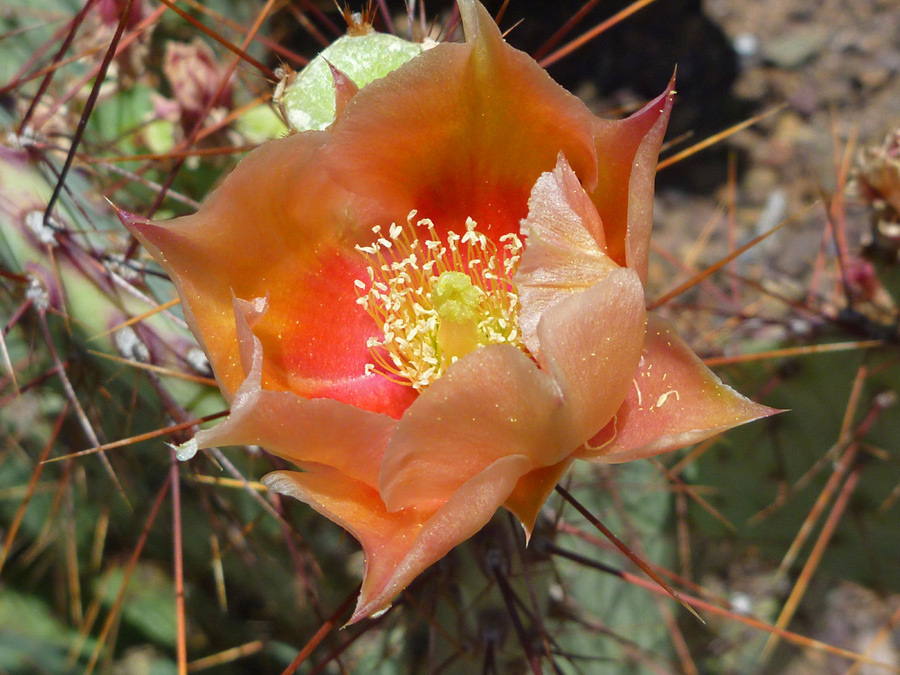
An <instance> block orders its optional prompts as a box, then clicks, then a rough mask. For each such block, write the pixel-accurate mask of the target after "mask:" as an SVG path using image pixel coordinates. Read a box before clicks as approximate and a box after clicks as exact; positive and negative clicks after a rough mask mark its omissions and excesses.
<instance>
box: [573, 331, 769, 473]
mask: <svg viewBox="0 0 900 675" xmlns="http://www.w3.org/2000/svg"><path fill="white" fill-rule="evenodd" d="M777 412H779V411H778V410H775V409H773V408H768V407H766V406H764V405H759V404H758V403H754V402H753V401H751V400H749V399H747V398H744V397H743V396H741V395H740V394H739V393H737V392H736V391H735V390H734V389H732V388H731V387H729V386H727V385H725V384H723V383H722V381H721V380H720V379H719V378H718V377H716V375H715V374H714V373H713V372H712V371H711V370H709V368H707V367H706V366H705V365H703V363H702V362H701V361H700V359H699V358H697V355H696V354H694V352H693V351H691V349H690V347H688V346H687V344H685V342H684V340H682V339H681V338H680V337H679V336H678V334H677V333H676V332H675V330H674V329H673V328H672V326H671V325H670V324H669V323H668V322H667V321H665V320H663V319H660V318H659V317H655V316H653V315H651V316H650V320H649V322H648V325H647V338H646V340H645V342H644V351H643V354H642V356H641V363H640V366H639V368H638V370H637V372H636V373H635V375H634V380H633V382H632V383H631V386H630V389H629V391H628V396H627V397H626V399H625V402H624V403H623V404H622V407H621V408H620V409H619V411H618V413H616V417H615V419H614V420H613V422H611V423H610V424H609V425H607V427H606V428H605V429H603V430H602V431H601V432H600V433H599V434H597V436H595V437H594V438H592V439H591V440H590V441H589V444H588V447H585V448H582V449H580V450H579V451H578V452H577V453H576V457H579V458H582V459H589V460H592V461H598V462H627V461H630V460H632V459H639V458H642V457H649V456H651V455H656V454H659V453H662V452H668V451H670V450H676V449H678V448H683V447H684V446H686V445H691V444H693V443H697V442H699V441H702V440H704V439H705V438H709V437H710V436H713V435H715V434H717V433H720V432H722V431H725V430H726V429H730V428H732V427H735V426H738V425H739V424H744V423H746V422H751V421H753V420H756V419H760V418H762V417H768V416H769V415H773V414H775V413H777Z"/></svg>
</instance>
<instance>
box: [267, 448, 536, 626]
mask: <svg viewBox="0 0 900 675" xmlns="http://www.w3.org/2000/svg"><path fill="white" fill-rule="evenodd" d="M528 464H529V460H528V459H527V458H525V457H522V456H509V457H503V458H502V459H499V460H497V462H495V463H494V464H492V465H491V466H489V467H487V468H486V469H485V470H484V471H483V472H481V473H480V474H478V475H477V476H475V477H473V478H472V479H471V480H469V481H467V482H466V483H465V484H463V485H462V486H461V487H460V489H459V490H458V491H457V492H456V493H455V494H453V495H452V496H451V497H450V498H449V499H448V500H447V501H446V502H445V503H444V504H442V505H440V506H439V507H437V508H432V509H430V510H423V509H421V508H410V509H404V510H402V511H399V512H395V513H388V512H387V511H386V510H385V507H384V504H383V503H382V502H381V499H380V497H379V495H378V492H377V491H375V490H373V489H372V488H370V487H369V486H367V485H365V484H363V483H359V482H357V481H354V480H351V479H349V478H347V477H346V476H344V475H343V474H341V473H340V472H338V471H335V470H333V469H328V468H319V467H310V469H311V470H310V471H309V472H307V473H297V472H292V471H277V472H275V473H270V474H268V475H267V476H265V477H264V478H263V483H265V484H266V486H268V488H269V489H270V490H274V491H275V492H279V493H281V494H284V495H289V496H291V497H294V498H296V499H299V500H300V501H303V502H305V503H307V504H309V505H310V506H312V507H313V508H314V509H315V510H316V511H318V512H319V513H321V514H322V515H324V516H326V517H327V518H329V519H331V520H333V521H334V522H336V523H337V524H338V525H340V526H341V527H343V528H345V529H346V530H347V531H348V532H350V533H351V534H352V535H353V536H354V537H355V538H356V539H357V540H358V541H359V542H360V544H361V545H362V548H363V553H364V555H365V568H364V578H363V585H362V591H361V592H360V597H359V601H358V602H357V606H356V611H355V612H354V613H353V616H352V618H351V619H350V621H349V623H353V622H355V621H359V620H360V619H363V618H365V617H367V616H371V615H372V614H374V613H376V612H379V611H382V610H384V609H387V607H389V606H390V604H391V602H392V601H393V599H394V598H395V597H396V596H397V594H398V593H400V591H402V590H403V589H404V588H406V586H407V585H409V583H410V582H411V581H412V580H413V579H415V578H416V577H417V576H418V575H419V574H421V573H422V572H423V571H424V570H425V569H426V568H428V567H429V566H430V565H431V564H433V563H434V562H436V561H438V560H440V559H441V558H442V557H443V556H444V555H446V554H447V552H449V551H450V549H452V548H453V547H454V546H456V545H457V544H459V543H461V542H463V541H465V540H466V539H468V538H469V537H471V536H472V535H473V534H475V533H476V532H477V531H478V530H480V529H481V528H482V527H484V525H485V524H486V523H487V522H488V520H490V518H491V516H493V514H494V512H495V511H496V510H497V508H498V507H499V506H500V505H501V504H502V503H503V501H504V500H505V499H506V498H507V496H508V495H509V493H510V492H511V491H512V489H513V488H514V487H515V484H516V476H519V475H521V474H522V473H523V472H524V471H525V469H526V467H527V466H528Z"/></svg>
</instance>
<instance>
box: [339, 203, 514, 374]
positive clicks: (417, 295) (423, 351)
mask: <svg viewBox="0 0 900 675" xmlns="http://www.w3.org/2000/svg"><path fill="white" fill-rule="evenodd" d="M415 216H416V211H411V212H410V213H409V215H408V216H407V222H406V226H405V227H403V226H400V225H397V224H396V223H391V225H390V227H388V228H387V237H385V236H384V234H382V232H383V228H382V227H381V226H378V225H376V226H375V227H373V228H372V233H373V234H375V235H376V240H375V243H373V244H371V245H369V246H357V247H356V250H357V251H359V252H360V253H362V254H363V256H365V257H366V258H367V259H368V261H369V263H370V264H369V266H368V268H367V269H366V274H367V277H368V284H367V283H366V282H365V281H363V280H355V281H354V286H355V287H356V289H357V292H358V293H359V298H358V300H357V302H358V303H359V304H360V305H361V306H363V307H365V309H366V311H367V312H368V313H369V315H370V316H371V317H372V318H373V319H374V320H375V324H376V325H377V327H378V330H379V331H380V332H381V336H380V337H378V336H376V337H372V338H369V340H368V341H367V343H366V344H367V346H368V348H369V350H370V352H371V354H372V363H369V364H367V365H366V369H365V372H366V374H370V373H378V374H379V375H382V376H384V377H386V378H388V379H389V380H391V381H392V382H398V383H402V384H407V385H409V386H412V387H413V388H415V389H417V390H421V389H424V388H425V387H427V386H428V385H429V384H431V383H432V382H433V381H434V380H436V379H437V378H439V377H440V376H441V375H442V374H443V373H444V371H445V370H446V369H447V367H448V366H449V365H450V364H452V363H454V362H455V361H457V360H458V359H460V358H462V357H463V356H465V355H466V354H467V353H469V352H471V351H472V350H474V349H477V348H478V347H481V346H485V345H489V344H499V343H507V344H512V345H514V346H516V347H518V348H520V349H523V350H524V349H525V347H524V345H523V343H522V341H521V338H520V335H519V329H518V327H519V320H518V310H517V308H518V305H519V299H518V295H517V293H516V289H515V286H513V284H512V281H511V277H512V274H513V272H514V271H515V269H516V267H517V266H518V263H519V259H520V257H521V253H522V242H521V240H520V239H519V237H518V236H517V235H516V234H515V233H509V234H505V235H503V236H502V237H500V239H499V241H500V242H501V244H502V247H500V248H499V249H498V247H497V246H496V245H495V244H494V242H492V241H491V240H490V239H488V238H487V237H486V236H485V235H484V234H482V233H481V232H478V230H477V228H478V224H477V223H476V222H475V221H474V220H473V219H472V218H468V219H466V223H465V227H466V231H465V234H463V235H459V234H457V233H456V232H452V231H450V232H447V234H446V236H443V237H442V236H441V235H439V234H438V232H437V230H436V229H435V226H434V223H433V222H432V221H431V220H429V219H427V218H423V219H420V220H418V221H415ZM418 230H421V231H422V234H423V235H424V236H423V237H422V238H421V239H420V238H419V236H417V232H418ZM501 269H502V270H503V272H502V273H499V270H501Z"/></svg>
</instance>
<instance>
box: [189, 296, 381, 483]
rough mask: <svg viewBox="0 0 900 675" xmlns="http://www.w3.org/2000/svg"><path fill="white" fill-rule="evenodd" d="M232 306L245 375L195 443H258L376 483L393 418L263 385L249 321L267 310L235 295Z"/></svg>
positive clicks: (259, 352) (260, 358)
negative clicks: (224, 410)
mask: <svg viewBox="0 0 900 675" xmlns="http://www.w3.org/2000/svg"><path fill="white" fill-rule="evenodd" d="M234 307H235V310H234V311H235V316H236V322H237V332H238V340H239V342H240V352H241V359H242V362H243V364H244V368H245V370H246V378H245V379H244V381H243V382H242V383H241V386H240V387H239V388H238V390H237V392H236V393H235V396H234V399H233V401H232V404H231V413H230V414H229V415H228V417H227V418H225V419H224V420H223V421H222V422H219V423H218V424H217V425H216V426H214V427H212V428H210V429H205V430H203V431H200V432H199V433H197V435H196V436H195V437H194V440H195V441H196V443H197V447H198V448H210V447H213V446H218V445H261V446H263V447H264V448H265V449H266V450H268V451H269V452H271V453H273V454H276V455H279V456H280V457H284V458H285V459H289V460H290V461H292V462H295V463H298V464H299V463H305V462H316V463H318V464H322V465H326V466H329V467H332V468H334V469H337V470H338V471H341V472H342V473H343V474H344V475H346V476H348V477H349V478H352V479H354V480H358V481H362V482H363V483H366V484H367V485H369V486H370V487H372V488H374V487H376V486H377V484H378V472H379V470H380V466H381V458H382V456H383V455H384V450H385V448H386V447H387V443H388V441H389V440H390V437H391V434H392V433H393V430H394V427H395V426H396V424H397V422H396V421H395V420H394V419H392V418H391V417H388V416H387V415H380V414H378V413H373V412H369V411H366V410H361V409H360V408H356V407H354V406H351V405H348V404H346V403H340V402H339V401H334V400H331V399H312V400H310V399H305V398H302V397H300V396H297V395H296V394H293V393H291V392H286V391H267V390H265V389H262V387H261V376H262V365H263V351H262V344H261V342H260V341H259V339H258V338H257V337H256V336H255V335H253V333H252V330H251V326H252V324H253V323H255V322H257V321H259V319H260V317H261V316H262V315H263V314H264V313H265V311H266V307H265V302H264V301H263V300H262V299H261V298H258V299H257V300H256V301H255V302H252V303H251V302H245V301H242V300H237V299H235V303H234Z"/></svg>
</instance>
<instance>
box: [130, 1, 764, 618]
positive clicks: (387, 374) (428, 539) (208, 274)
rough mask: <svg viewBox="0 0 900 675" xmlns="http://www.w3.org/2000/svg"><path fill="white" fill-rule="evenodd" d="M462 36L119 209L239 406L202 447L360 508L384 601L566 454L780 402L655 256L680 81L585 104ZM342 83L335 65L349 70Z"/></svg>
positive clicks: (524, 62)
mask: <svg viewBox="0 0 900 675" xmlns="http://www.w3.org/2000/svg"><path fill="white" fill-rule="evenodd" d="M459 5H460V10H461V13H462V18H463V26H464V29H465V33H466V37H467V41H466V42H465V43H464V44H442V45H439V46H437V47H435V48H433V49H431V50H429V51H426V52H424V53H423V54H422V55H421V56H418V57H416V58H415V59H413V60H412V61H411V62H409V63H407V64H406V65H404V66H402V67H400V68H399V69H397V70H395V71H394V72H392V73H391V74H389V75H388V76H386V77H384V78H383V79H381V80H377V81H375V82H373V83H371V84H369V85H367V86H365V87H364V88H363V89H361V90H359V91H358V92H356V91H355V88H354V87H352V86H350V85H346V81H344V84H343V85H339V86H342V87H344V89H343V90H342V91H339V92H338V101H339V104H338V109H339V110H338V118H337V119H336V121H335V122H334V123H333V124H332V125H331V126H330V127H328V128H327V129H325V130H324V131H309V132H304V133H299V134H295V135H294V136H291V137H289V138H285V139H282V140H278V141H273V142H270V143H267V144H266V145H264V146H262V147H261V148H259V149H258V150H256V151H255V152H253V153H251V154H250V155H248V156H247V157H246V158H245V159H244V160H243V161H242V162H241V163H240V165H239V166H238V167H237V169H235V171H234V172H233V173H232V174H231V175H230V176H229V177H228V178H227V179H226V180H225V181H224V183H223V184H222V185H221V187H220V188H219V189H218V190H216V191H215V192H214V193H213V194H212V195H211V196H210V197H209V199H208V200H207V201H206V203H205V204H204V205H203V207H202V208H201V209H200V211H199V212H198V213H196V214H195V215H192V216H188V217H185V218H180V219H178V220H176V221H173V222H171V223H166V224H157V223H151V222H147V221H142V220H140V219H137V218H135V217H129V216H125V217H124V219H125V220H126V224H127V225H128V226H129V227H130V228H131V230H132V231H133V232H134V233H135V234H136V235H137V236H138V238H139V239H140V240H141V242H142V243H143V244H144V245H145V246H146V247H147V249H148V250H149V251H150V252H151V253H152V254H153V255H154V256H155V257H156V258H157V259H158V260H159V261H160V262H161V263H162V264H163V265H164V266H165V267H166V269H167V270H168V272H169V274H170V275H171V277H172V280H173V281H174V283H175V285H176V286H177V288H178V291H179V293H180V295H181V298H182V302H183V306H184V309H185V313H186V315H187V318H188V321H189V322H190V325H191V327H192V328H193V331H194V333H195V335H196V336H197V338H198V340H200V342H201V344H202V345H203V347H204V348H205V349H206V352H207V354H208V355H209V359H210V363H211V364H212V366H213V369H214V370H215V374H216V377H217V379H218V381H219V383H220V386H221V388H222V391H223V393H224V394H225V396H226V397H228V399H229V400H230V401H231V414H230V416H229V417H228V418H227V419H226V420H225V421H224V422H222V423H221V424H219V425H218V426H215V427H213V428H212V429H209V430H205V431H201V432H200V433H199V434H198V435H197V437H196V439H195V440H196V441H197V444H198V446H199V447H209V446H213V445H229V444H233V445H238V444H258V445H261V446H263V447H265V448H266V449H267V450H269V451H270V452H273V453H275V454H277V455H280V456H282V457H285V458H287V459H289V460H290V461H292V462H294V463H295V464H297V465H298V466H299V467H300V468H301V469H303V471H302V472H290V471H278V472H275V473H272V474H269V475H268V476H266V477H265V478H264V479H263V481H264V482H265V483H266V485H268V486H269V488H270V489H272V490H275V491H277V492H280V493H282V494H285V495H290V496H292V497H296V498H297V499H299V500H301V501H304V502H306V503H307V504H309V505H310V506H312V507H313V508H314V509H316V510H317V511H319V512H320V513H322V514H323V515H325V516H326V517H328V518H330V519H331V520H333V521H335V522H336V523H338V524H340V525H341V526H342V527H344V528H346V529H347V530H348V531H349V532H350V533H351V534H353V536H354V537H356V538H357V539H358V540H359V541H360V542H361V544H362V547H363V551H364V553H365V560H366V562H365V578H364V581H363V586H362V592H361V595H360V598H359V602H358V605H357V608H356V612H355V613H354V615H353V618H352V619H351V621H355V620H358V619H360V618H363V617H366V616H369V615H371V614H373V613H375V612H378V611H380V610H383V609H385V608H386V607H388V606H389V605H390V603H391V601H392V600H393V598H394V597H395V596H396V595H397V594H398V593H399V592H400V591H401V590H403V589H404V588H405V587H406V586H407V585H408V584H409V583H410V582H411V581H412V580H413V579H414V578H415V577H416V575H418V574H419V573H420V572H422V571H423V570H424V569H425V568H426V567H428V566H429V565H431V564H432V563H433V562H435V561H436V560H438V559H440V558H441V557H442V556H443V555H444V554H446V553H447V552H448V551H449V550H450V549H451V548H453V547H454V546H455V545H456V544H458V543H460V542H462V541H463V540H465V539H467V538H468V537H470V536H471V535H473V534H474V533H475V532H477V531H478V530H479V529H480V528H481V527H482V526H483V525H484V524H485V523H486V522H487V521H488V520H489V519H490V518H491V516H492V515H493V514H494V512H495V511H496V510H497V508H498V507H500V506H505V507H506V508H507V509H509V510H510V511H512V512H513V513H514V514H515V515H516V516H517V517H518V518H519V520H521V522H522V523H523V525H524V526H525V528H526V530H527V531H528V532H530V531H531V529H532V527H533V525H534V522H535V519H536V517H537V514H538V511H539V509H540V508H541V505H542V504H543V502H544V500H545V499H546V497H547V495H548V494H549V492H550V491H551V490H552V489H553V486H554V485H555V484H556V482H557V480H558V479H559V477H560V475H561V474H562V473H563V472H564V471H565V470H566V468H567V467H568V466H569V464H570V463H571V462H572V460H573V459H574V458H581V459H587V460H593V461H605V462H616V461H625V460H629V459H634V458H638V457H644V456H647V455H651V454H655V453H660V452H665V451H668V450H672V449H674V448H678V447H682V446H684V445H687V444H690V443H694V442H697V441H699V440H701V439H703V438H706V437H708V436H711V435H712V434H715V433H718V432H719V431H722V430H724V429H727V428H729V427H732V426H735V425H737V424H742V423H744V422H747V421H749V420H753V419H756V418H759V417H762V416H765V415H768V414H770V413H771V412H772V411H771V410H770V409H768V408H765V407H763V406H759V405H757V404H754V403H752V402H750V401H748V400H747V399H745V398H743V397H742V396H740V395H739V394H737V393H736V392H734V391H733V390H731V389H730V388H728V387H727V386H725V385H723V384H722V383H721V382H720V381H719V380H718V378H716V376H715V375H713V374H712V373H711V372H710V371H709V370H707V369H706V368H705V367H704V366H703V365H702V364H701V362H700V361H699V359H697V357H696V356H695V355H694V354H693V353H692V352H691V351H690V349H689V348H688V347H687V346H686V345H685V344H684V343H683V342H682V341H681V340H680V339H679V338H678V337H677V336H676V335H675V334H674V333H673V331H672V329H671V328H670V327H669V326H668V325H667V324H665V322H663V321H662V320H660V319H657V318H653V317H650V318H649V320H648V318H647V315H646V312H645V309H644V292H643V279H644V278H645V275H646V270H647V250H648V243H649V235H650V227H651V221H652V213H651V211H652V197H653V181H654V174H655V168H656V158H657V153H658V151H659V146H660V143H661V142H662V138H663V134H664V132H665V126H666V122H667V120H668V115H669V110H670V107H671V104H672V92H671V91H668V90H667V91H666V92H665V93H664V94H663V95H662V96H660V97H659V98H658V99H657V100H655V101H653V102H652V103H650V104H649V105H648V106H647V107H645V108H644V109H642V110H641V111H639V112H637V113H636V114H634V115H633V116H631V117H629V118H628V119H626V120H623V121H609V120H602V119H597V118H595V117H594V116H593V115H591V114H590V113H589V111H588V110H587V108H586V107H585V106H584V105H583V104H582V103H581V102H580V101H579V100H578V99H576V98H575V97H574V96H572V95H570V94H569V93H567V92H566V91H564V90H563V89H562V88H560V87H559V86H558V85H556V84H555V83H554V82H553V81H552V80H551V79H550V78H549V77H548V76H547V75H546V73H545V72H544V71H543V70H542V69H541V68H540V67H538V65H537V64H536V63H535V62H534V61H533V60H532V59H531V58H529V57H528V56H527V55H525V54H523V53H521V52H518V51H516V50H514V49H512V48H511V47H509V46H508V45H506V43H505V42H504V41H503V40H502V38H501V36H500V33H499V31H498V29H497V27H496V26H495V24H494V23H493V21H492V20H491V17H490V16H489V15H488V14H487V12H486V11H485V10H484V8H483V7H481V5H479V4H478V3H476V2H475V0H459ZM337 80H341V78H339V77H338V78H337Z"/></svg>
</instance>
